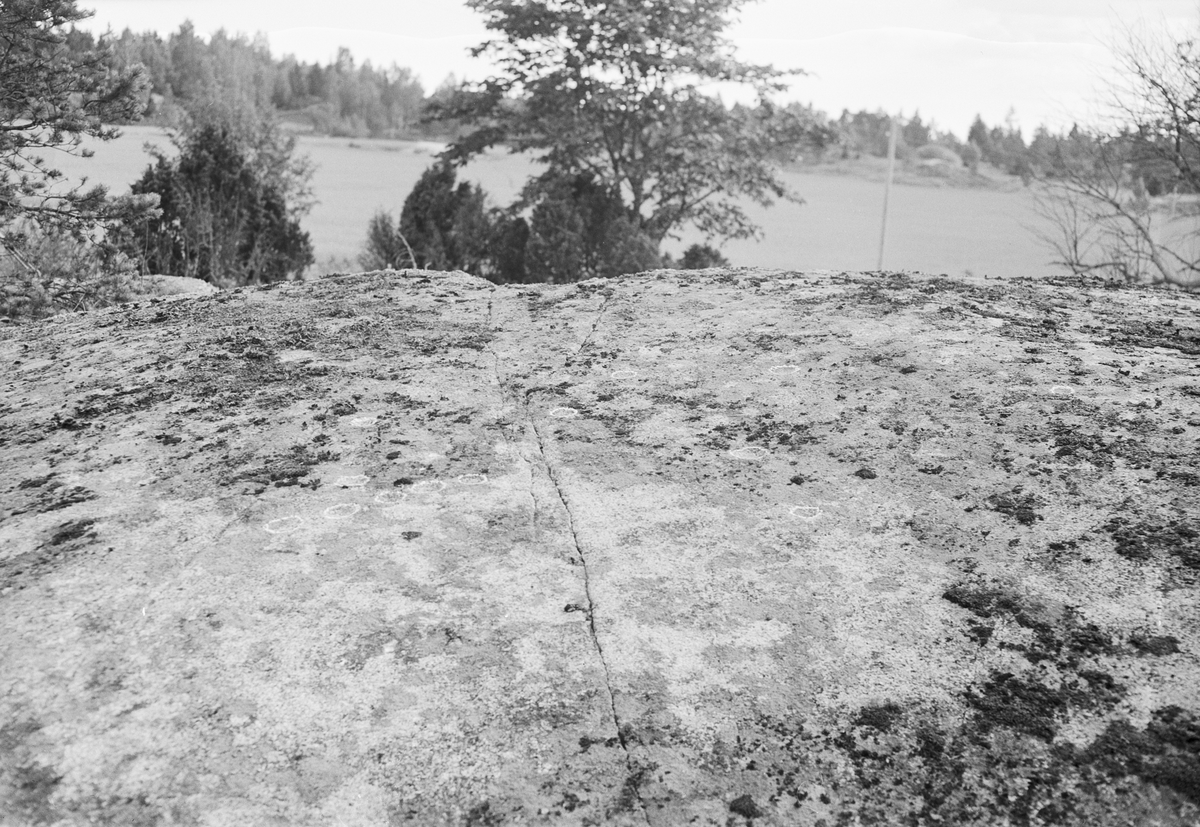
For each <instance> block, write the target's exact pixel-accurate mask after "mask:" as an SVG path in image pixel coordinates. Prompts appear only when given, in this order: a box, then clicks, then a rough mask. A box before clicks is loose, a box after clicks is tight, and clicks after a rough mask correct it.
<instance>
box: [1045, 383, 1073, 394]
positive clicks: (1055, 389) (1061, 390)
mask: <svg viewBox="0 0 1200 827" xmlns="http://www.w3.org/2000/svg"><path fill="white" fill-rule="evenodd" d="M1050 393H1052V394H1054V395H1055V396H1070V395H1071V394H1073V393H1075V389H1074V388H1072V387H1070V386H1069V385H1052V386H1051V387H1050Z"/></svg>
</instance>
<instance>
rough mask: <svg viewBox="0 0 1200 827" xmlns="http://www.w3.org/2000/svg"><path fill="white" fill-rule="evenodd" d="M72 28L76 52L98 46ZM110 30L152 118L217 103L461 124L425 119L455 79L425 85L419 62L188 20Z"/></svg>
mask: <svg viewBox="0 0 1200 827" xmlns="http://www.w3.org/2000/svg"><path fill="white" fill-rule="evenodd" d="M68 38H69V41H68V42H69V43H70V45H71V48H72V49H73V50H75V51H77V52H79V53H87V52H90V51H91V50H93V49H94V48H95V47H96V46H97V42H96V38H95V37H94V36H93V35H92V34H91V33H90V32H86V31H81V30H78V29H76V30H73V31H71V32H70V33H69V35H68ZM107 40H108V43H109V44H110V45H111V48H112V50H113V53H114V55H115V57H116V59H117V61H118V64H119V65H120V66H121V67H122V68H126V67H130V66H133V65H136V64H141V65H142V66H143V67H145V71H146V76H147V79H148V81H149V88H148V89H147V90H145V92H144V98H143V104H144V111H143V117H144V118H145V119H146V120H149V121H150V122H156V123H161V124H164V125H172V124H174V123H175V121H176V120H177V119H178V116H179V113H180V112H185V111H186V112H191V111H194V110H196V109H197V108H203V107H215V108H219V109H222V110H226V111H228V112H230V113H231V114H232V115H233V117H234V118H235V119H237V118H239V117H241V118H245V117H248V116H249V114H250V113H254V112H264V111H273V112H275V113H276V115H277V116H278V117H279V119H280V120H281V121H283V122H285V123H289V124H292V125H294V126H296V127H299V128H301V129H304V130H308V129H311V130H312V131H314V132H317V133H319V134H324V135H337V136H349V137H371V138H445V137H450V136H451V135H452V134H453V132H454V127H453V125H452V124H450V125H448V124H438V125H431V124H422V123H421V116H422V114H423V113H424V111H425V109H426V107H427V106H428V105H429V104H430V103H431V102H433V101H436V100H438V99H439V98H440V97H444V96H445V95H446V94H448V90H449V89H450V88H452V87H453V86H454V81H453V79H452V78H450V79H447V82H446V83H445V84H443V86H442V87H441V88H440V89H439V90H436V91H434V93H433V94H431V95H426V93H425V89H424V87H423V86H422V85H421V82H420V81H419V80H417V78H416V77H415V76H414V74H413V72H412V70H410V69H407V68H403V67H400V66H397V65H396V64H395V63H393V64H392V65H391V66H389V67H386V68H384V67H376V66H374V65H372V63H371V62H370V61H369V60H368V61H364V62H363V63H361V64H358V63H357V62H356V61H355V59H354V56H353V55H352V54H351V53H350V50H349V49H346V48H342V49H339V50H338V55H337V58H336V60H334V61H333V62H331V63H328V64H326V65H321V64H318V63H307V62H303V61H298V60H296V58H295V57H293V56H291V55H287V56H285V57H282V58H275V57H273V56H272V55H271V50H270V47H269V45H268V43H267V41H266V39H265V38H264V37H263V36H261V35H259V36H257V37H254V38H248V37H246V36H245V35H240V34H239V35H236V36H231V35H229V34H228V33H227V32H225V31H224V30H221V31H218V32H216V33H215V34H213V35H212V36H211V37H209V38H207V39H205V38H204V37H201V36H200V35H198V34H197V33H196V31H195V28H194V27H193V26H192V24H191V23H184V24H183V25H182V26H180V28H179V31H177V32H174V33H172V34H171V35H169V36H167V37H166V38H163V37H162V36H161V35H159V34H158V33H156V32H143V33H141V34H138V33H135V32H133V31H131V30H129V29H126V30H125V31H123V32H121V34H120V35H116V36H112V37H110V38H107Z"/></svg>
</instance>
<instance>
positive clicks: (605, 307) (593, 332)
mask: <svg viewBox="0 0 1200 827" xmlns="http://www.w3.org/2000/svg"><path fill="white" fill-rule="evenodd" d="M614 295H615V293H610V294H608V295H607V296H605V297H604V303H603V304H601V305H600V312H598V313H597V314H596V319H595V321H593V322H592V329H591V330H589V331H588V335H586V336H584V337H583V341H582V342H580V343H579V347H577V348H575V352H574V353H572V354H571V355H570V356H568V357H567V361H566V364H565V365H564V367H570V366H571V365H572V364H574V362H575V359H576V358H578V356H579V354H581V353H583V349H584V348H585V347H587V344H588V342H590V341H591V340H592V337H593V336H594V335H596V328H598V327H599V326H600V320H601V319H603V318H604V314H605V312H606V311H607V310H608V305H609V303H610V302H612V300H613V296H614Z"/></svg>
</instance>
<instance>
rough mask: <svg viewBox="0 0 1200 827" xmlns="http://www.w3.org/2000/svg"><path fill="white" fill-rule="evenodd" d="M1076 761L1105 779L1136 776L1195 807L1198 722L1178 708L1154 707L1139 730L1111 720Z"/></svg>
mask: <svg viewBox="0 0 1200 827" xmlns="http://www.w3.org/2000/svg"><path fill="white" fill-rule="evenodd" d="M1080 761H1081V763H1085V764H1087V765H1089V766H1092V767H1095V768H1096V769H1097V770H1099V771H1101V772H1103V773H1105V774H1106V775H1108V776H1109V777H1110V778H1114V779H1115V778H1122V777H1127V776H1136V777H1138V778H1140V779H1142V780H1143V781H1146V782H1149V783H1151V784H1154V785H1155V786H1158V787H1164V788H1166V789H1169V790H1172V791H1173V792H1175V793H1176V794H1177V795H1178V796H1180V797H1181V798H1183V799H1185V800H1186V801H1188V802H1191V804H1193V805H1200V720H1198V719H1197V717H1196V715H1195V714H1193V713H1191V712H1189V711H1187V710H1185V709H1182V708H1180V707H1178V706H1168V707H1165V708H1163V709H1159V710H1156V711H1155V712H1154V713H1153V716H1152V718H1151V720H1150V723H1149V724H1148V725H1147V726H1146V729H1144V730H1138V729H1136V728H1134V727H1133V726H1132V725H1130V724H1129V722H1128V721H1115V722H1113V723H1112V724H1110V725H1109V726H1108V728H1107V729H1106V730H1105V731H1104V734H1102V735H1101V736H1100V737H1099V738H1097V739H1096V740H1095V741H1094V742H1093V743H1092V744H1091V745H1089V746H1088V747H1087V748H1086V749H1085V750H1084V751H1083V753H1082V755H1081V756H1080Z"/></svg>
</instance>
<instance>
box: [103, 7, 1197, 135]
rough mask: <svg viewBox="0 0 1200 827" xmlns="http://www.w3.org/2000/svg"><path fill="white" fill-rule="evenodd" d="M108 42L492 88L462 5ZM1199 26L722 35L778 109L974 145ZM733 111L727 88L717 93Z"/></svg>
mask: <svg viewBox="0 0 1200 827" xmlns="http://www.w3.org/2000/svg"><path fill="white" fill-rule="evenodd" d="M79 5H80V7H81V8H85V9H93V10H94V11H95V12H96V14H95V17H94V18H92V20H90V21H88V23H87V24H85V25H86V27H87V28H90V29H92V30H93V31H97V32H101V31H104V30H105V29H106V28H110V27H111V28H112V29H113V30H115V31H118V32H119V31H120V30H122V29H124V28H126V27H129V28H131V29H134V30H135V31H147V30H154V31H157V32H159V33H160V34H162V35H163V36H166V35H167V34H169V33H170V32H172V31H175V30H177V29H178V28H179V25H180V24H181V23H182V22H183V21H184V20H189V19H190V20H191V21H192V23H193V24H194V25H195V27H196V30H197V32H198V33H200V34H203V35H208V34H211V33H212V32H214V31H216V30H218V29H221V28H224V29H225V30H226V31H227V32H230V33H239V32H240V33H245V34H247V35H254V34H256V33H259V32H261V33H264V34H266V35H267V39H268V41H269V42H270V44H271V51H272V53H273V54H275V55H276V56H282V55H284V54H289V53H290V54H294V55H295V56H296V57H297V58H299V59H300V60H304V61H309V62H313V61H319V62H321V63H326V62H329V61H330V60H332V58H333V57H334V56H335V55H336V54H337V50H338V47H339V46H347V47H349V48H350V50H351V51H352V52H353V54H354V56H355V58H356V59H358V60H359V61H360V62H361V61H362V60H364V59H370V60H371V62H372V63H374V64H375V65H383V66H387V65H390V64H392V63H395V64H397V65H399V66H404V67H408V68H410V69H412V70H413V71H414V73H415V74H416V75H417V76H418V77H420V79H421V81H422V83H423V84H424V85H425V87H426V89H427V90H432V89H433V88H435V87H436V86H437V85H438V84H440V83H441V82H442V81H443V80H445V79H446V77H447V76H448V75H450V74H453V75H455V76H456V77H457V78H459V79H464V78H467V79H481V78H483V77H485V76H486V75H487V74H488V72H489V70H490V68H491V67H490V66H489V65H488V64H487V63H486V62H484V61H483V60H482V59H474V58H471V57H470V56H469V49H470V47H471V46H473V45H476V44H478V43H479V42H481V41H482V40H483V39H485V37H486V36H487V30H486V29H485V28H484V26H483V22H482V18H481V17H480V16H478V15H477V14H475V13H474V12H472V11H470V10H469V9H468V8H467V7H466V6H465V4H463V3H461V2H456V1H455V0H337V2H330V0H289V2H286V3H278V2H270V3H268V2H260V0H80V3H79ZM1197 28H1200V0H759V2H751V3H749V4H747V5H746V6H744V7H743V8H742V10H741V12H740V13H739V14H738V16H737V19H736V21H735V22H734V24H733V25H731V27H730V28H729V29H728V32H727V34H728V35H729V37H730V39H731V40H732V41H733V42H734V43H735V45H736V46H737V48H738V56H739V57H741V58H742V59H743V60H749V61H752V62H755V63H771V64H774V65H775V66H776V67H777V68H781V69H783V68H786V69H803V70H805V72H806V73H807V74H806V75H804V76H802V77H799V78H797V79H796V80H795V81H794V82H793V84H792V86H791V88H790V90H789V91H788V92H787V93H786V94H784V95H781V96H780V98H779V99H780V100H782V101H786V100H797V101H800V102H802V103H811V104H813V105H814V106H815V107H816V108H817V109H820V110H823V111H825V112H826V113H828V114H830V115H831V116H835V117H836V116H837V115H838V114H840V112H841V110H842V109H849V110H850V111H852V112H853V111H858V110H860V109H866V110H870V111H876V110H884V111H886V112H889V113H893V114H895V113H899V114H902V115H903V116H905V117H909V116H911V115H912V114H913V113H914V112H919V113H920V115H921V117H922V119H923V120H924V121H926V122H928V121H930V120H931V119H932V120H933V121H934V122H935V123H936V125H937V126H938V127H939V128H941V129H949V130H951V131H953V132H955V133H956V134H957V135H959V136H960V137H962V136H965V134H966V131H967V129H968V127H969V126H970V124H971V121H972V120H973V119H974V117H975V116H976V115H977V114H979V115H981V116H982V117H983V119H984V121H985V122H986V123H987V124H988V125H989V126H991V125H993V124H997V123H1004V122H1005V121H1006V119H1008V118H1009V115H1010V113H1011V115H1012V120H1011V123H1012V124H1013V125H1014V126H1018V127H1020V128H1022V129H1023V131H1024V133H1025V135H1026V136H1027V137H1028V136H1029V135H1030V134H1031V133H1032V131H1033V129H1034V127H1036V126H1038V125H1039V124H1046V125H1047V126H1049V127H1051V128H1052V129H1056V130H1057V129H1065V128H1068V127H1069V126H1070V125H1071V124H1072V123H1073V122H1081V123H1084V122H1088V121H1090V120H1094V118H1095V117H1096V116H1097V114H1098V113H1099V112H1100V101H1101V99H1102V96H1103V89H1104V82H1105V78H1109V77H1111V76H1112V75H1111V73H1112V68H1111V67H1112V61H1111V57H1110V54H1111V50H1110V48H1109V46H1111V45H1112V44H1114V43H1120V42H1121V40H1122V39H1123V38H1125V37H1126V33H1127V32H1128V31H1130V30H1132V31H1135V32H1136V31H1149V32H1154V31H1164V30H1165V31H1168V32H1170V33H1172V34H1173V35H1174V36H1176V37H1178V36H1179V34H1180V33H1183V32H1188V31H1195V30H1196V29H1197ZM716 91H719V92H721V93H722V95H723V97H724V98H725V99H726V100H731V99H735V98H736V97H737V95H736V94H734V93H732V92H731V90H728V89H723V90H716Z"/></svg>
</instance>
